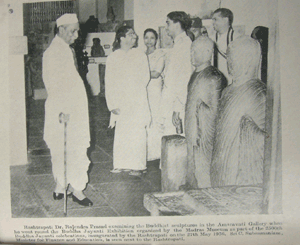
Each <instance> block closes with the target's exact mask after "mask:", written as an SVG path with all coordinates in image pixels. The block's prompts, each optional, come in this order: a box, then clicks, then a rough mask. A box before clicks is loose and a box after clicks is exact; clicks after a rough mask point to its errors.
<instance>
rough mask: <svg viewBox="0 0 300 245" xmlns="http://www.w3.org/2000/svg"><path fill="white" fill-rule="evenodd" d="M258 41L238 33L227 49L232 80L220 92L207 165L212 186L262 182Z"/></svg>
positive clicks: (262, 99)
mask: <svg viewBox="0 0 300 245" xmlns="http://www.w3.org/2000/svg"><path fill="white" fill-rule="evenodd" d="M260 53H261V52H260V45H259V43H258V41H256V40H254V39H252V38H250V37H246V36H242V37H239V38H237V39H235V40H234V41H233V42H232V43H230V45H229V46H228V49H227V62H228V72H229V75H230V76H231V77H232V81H233V83H232V84H231V85H229V86H228V87H227V88H226V89H225V90H224V91H223V94H222V99H221V104H220V114H219V118H218V123H217V128H216V138H215V144H214V150H213V159H212V165H211V184H212V186H213V187H217V186H225V185H252V184H261V183H262V181H263V161H264V140H265V131H264V130H265V103H266V87H265V84H264V83H262V82H261V81H260V80H259V79H258V71H259V63H260Z"/></svg>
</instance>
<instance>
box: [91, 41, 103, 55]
mask: <svg viewBox="0 0 300 245" xmlns="http://www.w3.org/2000/svg"><path fill="white" fill-rule="evenodd" d="M91 55H92V57H104V56H105V51H104V49H103V47H102V46H101V40H100V38H93V46H92V48H91Z"/></svg>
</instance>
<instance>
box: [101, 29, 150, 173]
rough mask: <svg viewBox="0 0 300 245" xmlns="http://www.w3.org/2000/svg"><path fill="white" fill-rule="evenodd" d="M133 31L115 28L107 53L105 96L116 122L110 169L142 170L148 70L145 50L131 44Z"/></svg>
mask: <svg viewBox="0 0 300 245" xmlns="http://www.w3.org/2000/svg"><path fill="white" fill-rule="evenodd" d="M136 40H137V35H136V34H135V32H134V30H133V29H132V28H131V27H129V26H122V27H120V28H119V29H118V31H117V32H116V39H115V45H116V46H115V47H114V48H115V49H116V50H115V51H114V52H113V53H111V54H110V55H109V56H108V57H107V61H106V72H105V96H106V102H107V106H108V109H109V110H110V111H111V120H110V127H114V126H116V129H115V138H114V152H113V165H114V169H113V170H112V171H111V172H112V173H120V172H122V171H123V170H125V171H126V170H129V171H130V173H129V174H130V175H134V176H139V175H141V174H142V173H143V172H145V171H146V126H147V125H149V124H150V122H151V116H150V109H149V103H148V99H147V90H146V87H147V85H148V82H149V81H150V70H149V65H148V59H147V56H146V54H145V53H143V52H142V51H140V50H138V49H135V48H133V46H134V45H135V44H136Z"/></svg>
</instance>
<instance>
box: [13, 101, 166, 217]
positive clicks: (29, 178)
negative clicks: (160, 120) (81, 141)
mask: <svg viewBox="0 0 300 245" xmlns="http://www.w3.org/2000/svg"><path fill="white" fill-rule="evenodd" d="M44 103H45V101H44V100H36V101H35V100H33V99H28V102H27V108H28V110H27V114H28V116H27V131H28V165H26V166H12V167H11V200H12V217H15V218H18V217H28V218H29V217H35V218H37V217H63V216H64V214H63V205H64V204H63V200H60V201H54V200H53V198H52V191H53V188H54V185H55V183H54V180H53V176H52V173H51V158H50V151H49V149H48V148H47V145H46V143H45V142H44V141H43V127H44ZM90 119H91V120H90V125H91V141H92V142H91V145H92V147H91V149H90V150H89V154H90V159H91V162H92V163H91V166H90V171H89V172H90V174H89V178H90V181H89V185H88V187H87V189H86V191H85V192H86V194H87V196H88V197H89V198H90V199H91V200H92V201H93V202H94V205H93V207H81V206H80V205H78V204H77V203H74V202H73V201H72V199H71V198H68V217H109V216H148V215H150V213H149V212H148V211H147V210H146V209H145V208H144V206H143V196H144V194H145V193H148V192H154V191H160V189H161V185H160V182H161V181H160V170H159V167H158V165H159V162H158V161H153V162H148V163H147V168H148V172H147V174H145V175H143V176H141V177H134V176H129V175H128V173H121V174H112V173H110V171H109V170H110V169H112V167H113V165H112V146H113V136H114V131H113V130H111V129H108V128H107V126H108V122H109V112H108V110H107V107H106V103H105V99H104V98H103V97H100V96H96V97H92V98H91V99H90Z"/></svg>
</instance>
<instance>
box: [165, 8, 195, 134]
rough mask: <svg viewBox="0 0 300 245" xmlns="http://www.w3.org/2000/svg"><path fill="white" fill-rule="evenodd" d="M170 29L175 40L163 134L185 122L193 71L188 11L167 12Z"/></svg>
mask: <svg viewBox="0 0 300 245" xmlns="http://www.w3.org/2000/svg"><path fill="white" fill-rule="evenodd" d="M166 22H167V27H166V32H167V33H168V35H169V36H171V37H172V38H173V40H174V46H173V48H172V49H171V50H170V51H169V54H168V58H167V61H166V69H165V80H164V87H163V90H162V102H161V114H160V115H161V123H162V125H163V130H164V131H163V135H171V134H176V126H178V125H179V123H180V122H179V120H180V119H181V121H182V122H184V113H185V103H186V97H187V85H188V82H189V79H190V76H191V73H192V71H193V68H192V65H191V58H190V52H191V51H190V49H191V44H192V41H191V39H190V38H189V37H188V36H187V34H186V30H187V29H188V28H189V27H190V25H191V20H190V19H189V18H188V16H187V14H186V13H184V12H171V13H169V14H168V16H167V21H166Z"/></svg>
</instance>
